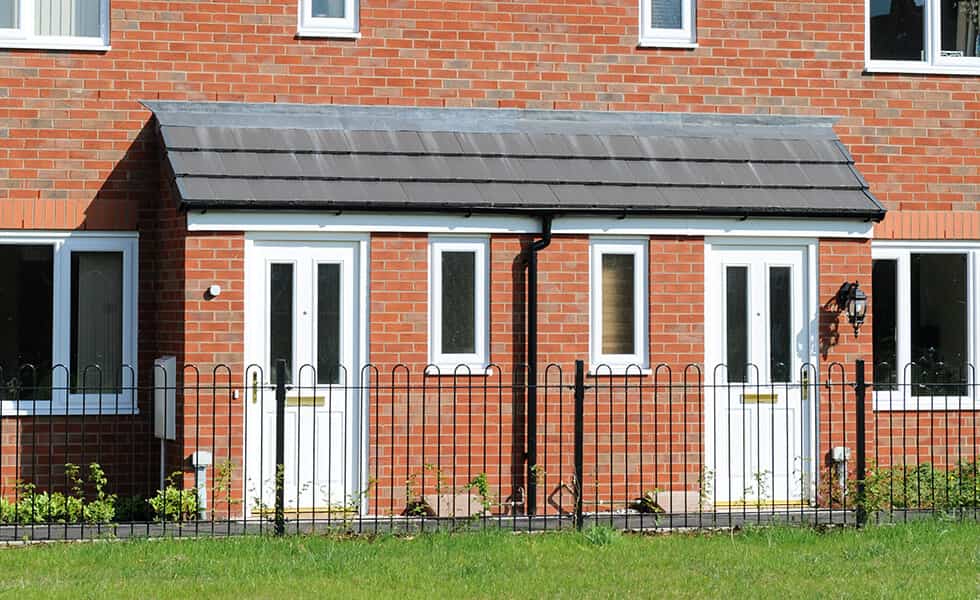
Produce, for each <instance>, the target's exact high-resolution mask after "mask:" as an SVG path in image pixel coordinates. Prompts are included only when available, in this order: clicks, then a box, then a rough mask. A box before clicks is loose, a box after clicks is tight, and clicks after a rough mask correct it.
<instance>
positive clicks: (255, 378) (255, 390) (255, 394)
mask: <svg viewBox="0 0 980 600" xmlns="http://www.w3.org/2000/svg"><path fill="white" fill-rule="evenodd" d="M258 401H259V374H258V373H256V372H255V371H252V404H255V403H256V402H258Z"/></svg>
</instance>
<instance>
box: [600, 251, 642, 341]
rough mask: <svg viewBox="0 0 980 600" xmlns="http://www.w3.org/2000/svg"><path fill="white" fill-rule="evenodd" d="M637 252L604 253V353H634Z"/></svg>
mask: <svg viewBox="0 0 980 600" xmlns="http://www.w3.org/2000/svg"><path fill="white" fill-rule="evenodd" d="M635 263H636V260H635V258H634V255H633V254H603V255H602V353H603V354H634V353H636V348H635V344H634V340H633V337H634V335H635V331H636V323H635V321H634V320H635V319H636V313H635V310H634V306H633V299H634V297H635V289H634V284H635V278H634V274H633V269H634V268H635Z"/></svg>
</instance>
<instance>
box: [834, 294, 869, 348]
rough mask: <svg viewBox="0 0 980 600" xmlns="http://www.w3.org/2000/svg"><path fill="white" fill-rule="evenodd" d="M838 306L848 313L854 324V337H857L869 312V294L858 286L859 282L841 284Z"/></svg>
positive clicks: (849, 320) (851, 322) (848, 317)
mask: <svg viewBox="0 0 980 600" xmlns="http://www.w3.org/2000/svg"><path fill="white" fill-rule="evenodd" d="M837 307H838V308H839V309H841V310H843V311H844V312H846V313H847V320H848V322H850V324H851V325H853V326H854V337H857V334H858V329H860V328H861V325H864V316H865V314H867V312H868V295H867V294H865V293H864V290H862V289H861V288H860V287H859V286H858V282H856V281H855V282H854V283H851V282H849V281H847V282H844V285H842V286H840V289H839V290H837Z"/></svg>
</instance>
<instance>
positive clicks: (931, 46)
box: [864, 0, 980, 75]
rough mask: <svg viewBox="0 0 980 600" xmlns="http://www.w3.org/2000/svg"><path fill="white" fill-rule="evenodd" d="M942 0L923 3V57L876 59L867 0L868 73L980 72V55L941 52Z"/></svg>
mask: <svg viewBox="0 0 980 600" xmlns="http://www.w3.org/2000/svg"><path fill="white" fill-rule="evenodd" d="M939 2H940V0H925V3H924V4H923V12H922V19H923V27H924V28H925V31H923V32H922V47H923V57H922V60H881V59H878V60H874V59H872V58H871V0H864V64H865V70H866V71H868V72H869V73H923V74H929V73H943V74H948V75H980V56H975V57H951V56H943V55H942V34H941V31H942V14H941V13H942V11H941V10H940V5H939Z"/></svg>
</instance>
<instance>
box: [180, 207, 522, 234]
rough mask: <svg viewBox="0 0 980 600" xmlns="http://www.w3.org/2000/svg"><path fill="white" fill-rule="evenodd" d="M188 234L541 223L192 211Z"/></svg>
mask: <svg viewBox="0 0 980 600" xmlns="http://www.w3.org/2000/svg"><path fill="white" fill-rule="evenodd" d="M187 229H188V231H281V232H303V233H311V232H324V233H357V232H367V231H376V232H379V233H399V232H404V233H537V232H539V231H541V221H540V219H537V218H535V217H522V216H514V215H471V216H468V217H466V216H461V215H454V214H438V213H390V212H389V213H382V212H342V213H337V212H332V211H304V212H274V211H222V210H208V211H206V212H202V211H200V210H192V211H188V213H187Z"/></svg>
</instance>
